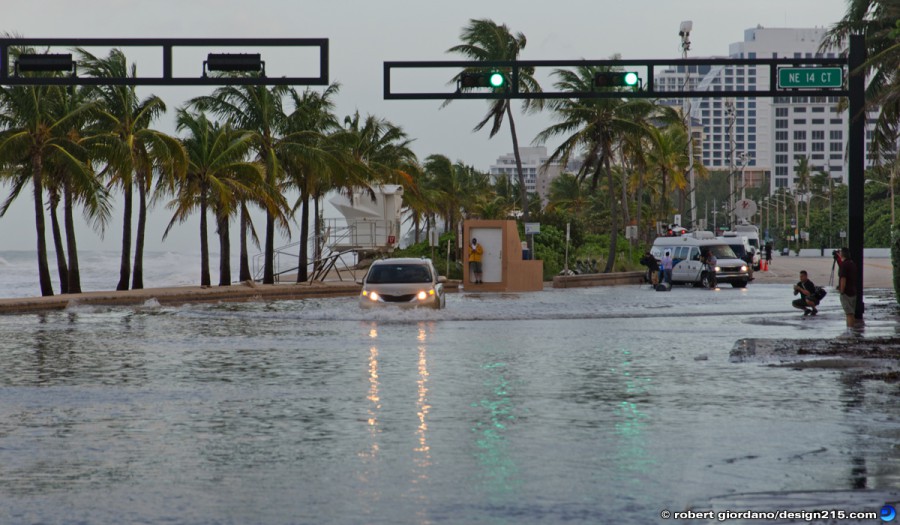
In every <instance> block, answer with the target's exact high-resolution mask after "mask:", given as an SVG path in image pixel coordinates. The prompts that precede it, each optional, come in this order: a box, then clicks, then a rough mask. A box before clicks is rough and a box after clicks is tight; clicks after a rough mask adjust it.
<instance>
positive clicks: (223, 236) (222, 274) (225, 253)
mask: <svg viewBox="0 0 900 525" xmlns="http://www.w3.org/2000/svg"><path fill="white" fill-rule="evenodd" d="M217 222H218V227H217V228H216V230H217V232H218V234H219V286H231V239H230V237H229V234H228V217H227V216H225V217H218V218H217Z"/></svg>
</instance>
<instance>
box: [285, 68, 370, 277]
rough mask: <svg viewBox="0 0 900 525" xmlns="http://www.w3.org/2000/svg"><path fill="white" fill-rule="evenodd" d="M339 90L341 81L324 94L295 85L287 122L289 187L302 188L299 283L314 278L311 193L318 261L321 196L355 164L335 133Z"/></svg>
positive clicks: (287, 178) (286, 182) (286, 141)
mask: <svg viewBox="0 0 900 525" xmlns="http://www.w3.org/2000/svg"><path fill="white" fill-rule="evenodd" d="M339 90H340V85H339V84H331V85H329V86H328V87H327V88H326V89H325V91H323V92H322V93H318V92H315V91H312V90H310V89H307V90H305V91H304V92H303V93H298V92H297V91H296V90H294V89H291V91H290V97H291V100H292V102H293V105H294V110H293V112H291V113H290V114H289V115H288V116H287V118H286V119H285V120H284V121H283V129H282V133H283V137H282V140H281V141H280V143H279V146H278V156H279V160H280V162H281V165H282V167H283V169H284V172H285V177H284V188H285V189H296V190H298V191H299V196H298V198H297V201H296V202H295V203H294V206H293V208H292V210H291V211H292V213H296V212H297V210H299V211H300V242H299V245H300V246H299V253H298V265H297V282H305V281H307V280H308V278H309V275H308V264H309V253H308V251H309V243H308V239H309V211H310V210H309V206H310V197H313V205H314V207H315V213H314V217H315V224H314V230H315V235H314V236H313V238H314V240H315V244H314V253H313V260H314V261H317V263H318V261H319V260H320V258H321V249H322V246H321V240H322V238H321V236H320V233H321V231H322V228H321V225H320V224H319V213H318V202H319V201H318V198H319V196H320V195H324V193H325V192H327V191H328V190H329V189H330V184H331V181H332V180H335V179H336V178H338V177H337V176H336V174H340V173H343V172H347V171H353V170H354V169H355V168H354V167H353V166H351V164H352V162H351V161H349V159H350V155H349V153H348V152H347V151H346V150H345V149H344V148H343V147H342V146H341V145H340V144H339V141H337V140H335V138H334V134H335V133H336V132H338V131H340V130H341V127H340V124H339V123H338V120H337V117H336V116H335V115H334V113H333V110H334V102H333V101H332V97H333V96H334V95H336V94H337V93H338V91H339Z"/></svg>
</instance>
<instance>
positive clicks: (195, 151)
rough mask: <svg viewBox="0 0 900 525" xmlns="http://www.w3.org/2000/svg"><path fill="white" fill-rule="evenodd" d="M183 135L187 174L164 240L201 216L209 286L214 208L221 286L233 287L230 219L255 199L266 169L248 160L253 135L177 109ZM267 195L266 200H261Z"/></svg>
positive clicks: (204, 281) (204, 282)
mask: <svg viewBox="0 0 900 525" xmlns="http://www.w3.org/2000/svg"><path fill="white" fill-rule="evenodd" d="M177 129H178V131H185V130H186V131H188V136H187V137H185V138H184V139H182V142H183V143H184V147H185V150H186V151H187V155H188V170H187V174H186V176H185V177H184V178H182V179H179V180H178V181H177V183H176V187H177V189H176V198H175V199H174V200H173V201H171V202H170V203H169V207H170V208H173V209H174V210H175V214H174V215H173V216H172V219H171V220H170V221H169V225H168V226H167V227H166V231H165V233H164V234H163V238H165V237H166V236H167V235H168V234H169V230H170V229H171V228H172V226H173V225H174V224H175V223H176V222H184V221H185V220H187V218H188V217H189V216H190V214H191V213H192V212H194V211H195V210H196V211H198V212H199V214H200V285H201V286H209V285H210V275H209V247H208V240H207V224H206V216H207V210H208V209H209V208H212V211H213V217H215V219H216V231H217V232H218V234H219V248H220V251H219V253H220V255H219V257H220V259H219V286H228V285H229V284H231V262H230V261H231V259H230V242H229V238H228V221H229V219H230V217H231V215H234V214H236V212H237V209H238V205H239V202H240V197H241V196H253V194H254V192H257V191H259V188H261V187H262V170H261V168H260V166H259V165H258V164H256V163H253V162H247V161H245V160H244V159H245V156H246V154H247V152H248V151H249V149H250V146H251V144H250V139H251V137H250V135H249V134H247V133H240V132H235V131H234V130H232V129H230V128H229V127H228V126H220V125H218V124H217V123H213V122H210V121H209V119H208V118H207V117H206V115H204V114H202V113H200V114H195V113H190V112H188V111H187V110H185V109H179V110H178V124H177ZM261 197H262V196H261Z"/></svg>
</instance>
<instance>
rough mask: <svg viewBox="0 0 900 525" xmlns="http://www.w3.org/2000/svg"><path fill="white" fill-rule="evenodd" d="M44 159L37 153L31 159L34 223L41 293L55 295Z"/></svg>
mask: <svg viewBox="0 0 900 525" xmlns="http://www.w3.org/2000/svg"><path fill="white" fill-rule="evenodd" d="M42 160H43V159H41V156H40V155H35V156H34V157H33V158H32V159H31V166H32V168H31V183H32V185H33V186H34V225H35V229H36V230H37V252H38V279H39V281H40V285H41V295H43V296H48V295H53V283H52V282H51V281H50V266H49V265H48V264H47V239H45V238H44V230H45V225H44V203H43V198H42V196H43V194H44V185H43V183H42V182H41V175H42V172H43V171H44V170H43V162H42Z"/></svg>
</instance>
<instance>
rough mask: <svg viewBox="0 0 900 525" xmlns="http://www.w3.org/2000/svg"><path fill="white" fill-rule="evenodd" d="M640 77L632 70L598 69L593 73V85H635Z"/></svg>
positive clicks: (605, 86)
mask: <svg viewBox="0 0 900 525" xmlns="http://www.w3.org/2000/svg"><path fill="white" fill-rule="evenodd" d="M640 81H641V79H640V77H639V76H638V74H637V73H635V72H634V71H598V72H597V73H594V87H602V88H608V87H636V86H637V85H638V84H639V83H640Z"/></svg>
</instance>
